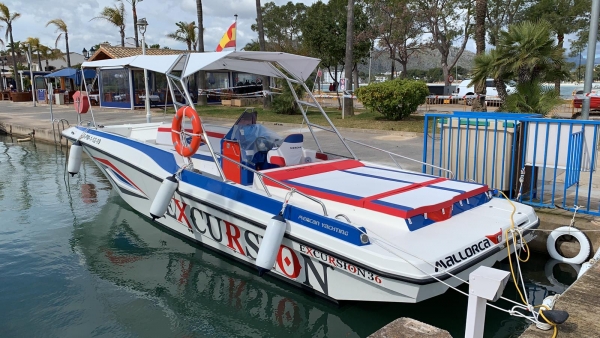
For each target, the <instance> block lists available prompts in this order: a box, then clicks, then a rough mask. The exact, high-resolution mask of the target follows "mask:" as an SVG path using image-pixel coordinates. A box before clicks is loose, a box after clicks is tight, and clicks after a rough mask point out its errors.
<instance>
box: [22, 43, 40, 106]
mask: <svg viewBox="0 0 600 338" xmlns="http://www.w3.org/2000/svg"><path fill="white" fill-rule="evenodd" d="M31 57H32V55H31V45H30V44H29V45H27V58H28V59H29V79H30V81H31V100H32V101H33V106H34V107H37V104H36V102H35V81H33V80H34V78H33V69H32V68H31V64H32V63H33V62H32V61H33V60H32V59H31ZM21 88H22V87H21Z"/></svg>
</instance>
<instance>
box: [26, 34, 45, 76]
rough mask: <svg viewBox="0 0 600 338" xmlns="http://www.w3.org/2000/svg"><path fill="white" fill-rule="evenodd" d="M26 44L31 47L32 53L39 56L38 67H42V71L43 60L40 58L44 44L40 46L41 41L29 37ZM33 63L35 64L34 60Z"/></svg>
mask: <svg viewBox="0 0 600 338" xmlns="http://www.w3.org/2000/svg"><path fill="white" fill-rule="evenodd" d="M25 44H26V45H30V46H31V52H32V53H36V54H37V59H38V66H40V70H42V58H41V56H40V47H41V46H42V44H40V39H39V38H32V37H28V38H27V40H25ZM31 61H32V62H33V60H31Z"/></svg>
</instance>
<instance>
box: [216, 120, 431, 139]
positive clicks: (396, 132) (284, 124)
mask: <svg viewBox="0 0 600 338" xmlns="http://www.w3.org/2000/svg"><path fill="white" fill-rule="evenodd" d="M205 118H206V121H207V122H209V123H210V122H211V121H219V122H221V121H222V122H226V121H227V122H230V121H232V120H235V119H228V118H222V117H205ZM256 123H258V124H262V125H269V124H272V125H275V126H281V127H290V128H301V127H303V128H306V125H305V124H304V123H287V122H273V121H256ZM336 128H337V130H338V131H347V132H358V133H365V134H385V135H398V136H407V137H418V136H421V137H422V136H423V135H425V134H424V133H417V132H414V131H402V130H382V129H367V128H346V127H336Z"/></svg>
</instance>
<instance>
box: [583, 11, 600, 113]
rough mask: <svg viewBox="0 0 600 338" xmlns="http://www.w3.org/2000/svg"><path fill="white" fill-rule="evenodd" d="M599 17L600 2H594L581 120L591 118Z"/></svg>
mask: <svg viewBox="0 0 600 338" xmlns="http://www.w3.org/2000/svg"><path fill="white" fill-rule="evenodd" d="M598 15H600V0H592V15H591V19H590V34H589V38H588V53H587V60H586V63H585V83H584V84H583V95H584V96H583V105H582V107H581V119H582V120H589V118H590V97H589V94H590V93H591V91H592V82H593V77H594V60H595V59H596V39H597V36H598Z"/></svg>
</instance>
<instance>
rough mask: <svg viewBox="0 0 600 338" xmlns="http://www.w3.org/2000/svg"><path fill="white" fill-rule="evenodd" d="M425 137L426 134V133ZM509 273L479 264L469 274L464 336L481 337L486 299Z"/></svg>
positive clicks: (496, 294)
mask: <svg viewBox="0 0 600 338" xmlns="http://www.w3.org/2000/svg"><path fill="white" fill-rule="evenodd" d="M426 137H427V135H426ZM509 276H510V273H509V272H508V271H502V270H497V269H493V268H488V267H487V266H480V267H479V268H477V269H476V270H475V271H473V272H471V273H470V274H469V302H468V306H467V323H466V327H465V338H482V337H483V327H484V324H485V310H486V303H487V301H488V300H489V301H492V302H495V301H497V300H498V299H499V298H500V296H501V295H502V292H503V291H504V287H506V283H507V282H508V277H509Z"/></svg>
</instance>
